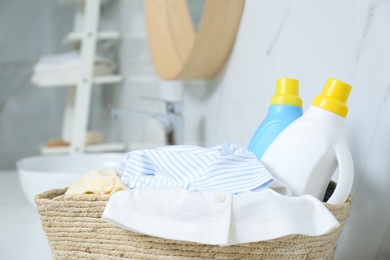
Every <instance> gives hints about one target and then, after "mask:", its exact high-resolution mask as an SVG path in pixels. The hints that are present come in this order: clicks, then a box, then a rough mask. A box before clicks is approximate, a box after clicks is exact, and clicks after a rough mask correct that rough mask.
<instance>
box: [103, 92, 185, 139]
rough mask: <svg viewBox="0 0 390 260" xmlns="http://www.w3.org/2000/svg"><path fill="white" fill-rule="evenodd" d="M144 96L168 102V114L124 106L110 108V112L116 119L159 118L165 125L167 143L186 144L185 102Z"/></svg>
mask: <svg viewBox="0 0 390 260" xmlns="http://www.w3.org/2000/svg"><path fill="white" fill-rule="evenodd" d="M143 98H145V99H150V100H155V101H160V102H164V103H165V104H166V114H160V113H151V112H145V111H137V110H129V109H123V108H110V110H109V113H110V114H111V116H112V117H113V118H114V119H122V118H124V117H136V118H154V119H157V120H158V121H159V122H160V123H161V124H162V125H163V128H164V134H165V144H166V145H180V144H184V119H183V115H182V112H183V102H181V101H168V100H164V99H159V98H150V97H143Z"/></svg>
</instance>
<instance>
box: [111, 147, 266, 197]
mask: <svg viewBox="0 0 390 260" xmlns="http://www.w3.org/2000/svg"><path fill="white" fill-rule="evenodd" d="M118 172H119V174H121V175H122V177H121V180H122V182H123V183H124V184H125V185H127V186H128V187H129V188H138V187H179V188H185V189H188V190H194V191H206V190H213V191H217V190H219V191H227V192H232V193H239V192H243V191H259V190H262V189H264V188H265V187H267V186H268V185H269V184H271V182H272V180H273V178H272V176H271V174H270V173H269V171H268V170H267V169H266V168H265V167H264V165H263V164H262V163H261V162H260V161H259V160H258V159H257V158H256V155H255V154H254V153H252V152H251V151H249V150H247V149H245V148H243V147H240V146H239V145H236V144H232V143H230V142H224V143H223V144H221V145H219V146H215V147H211V148H203V147H199V146H189V145H174V146H164V147H159V148H155V149H143V150H137V151H133V152H130V153H127V154H126V155H125V156H124V158H123V160H122V162H121V164H120V165H119V167H118Z"/></svg>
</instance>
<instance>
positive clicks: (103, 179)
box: [65, 169, 129, 194]
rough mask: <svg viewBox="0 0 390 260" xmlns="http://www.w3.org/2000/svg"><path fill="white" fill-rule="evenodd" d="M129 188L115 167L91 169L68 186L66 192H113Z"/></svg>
mask: <svg viewBox="0 0 390 260" xmlns="http://www.w3.org/2000/svg"><path fill="white" fill-rule="evenodd" d="M128 189H129V188H128V187H127V186H125V185H123V184H122V182H121V180H120V178H119V177H118V175H117V173H116V171H115V170H114V169H107V170H99V171H89V172H87V173H86V174H85V175H84V176H83V177H81V178H80V179H79V180H78V181H77V182H76V183H74V184H73V185H72V186H70V187H69V188H68V190H67V191H66V193H65V194H112V193H114V192H116V191H120V190H128Z"/></svg>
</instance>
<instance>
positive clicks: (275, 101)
mask: <svg viewBox="0 0 390 260" xmlns="http://www.w3.org/2000/svg"><path fill="white" fill-rule="evenodd" d="M298 93H299V82H298V80H296V79H290V78H280V79H278V80H277V81H276V93H275V95H274V96H273V97H272V98H271V105H292V106H298V107H302V99H301V98H300V97H299V96H298Z"/></svg>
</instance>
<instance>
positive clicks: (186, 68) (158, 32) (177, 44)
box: [145, 0, 244, 80]
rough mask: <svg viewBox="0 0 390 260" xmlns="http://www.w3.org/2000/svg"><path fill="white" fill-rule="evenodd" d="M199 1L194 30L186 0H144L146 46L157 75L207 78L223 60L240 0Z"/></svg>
mask: <svg viewBox="0 0 390 260" xmlns="http://www.w3.org/2000/svg"><path fill="white" fill-rule="evenodd" d="M202 4H203V12H202V15H201V18H200V22H199V25H198V29H197V30H195V28H196V26H195V28H194V23H193V20H194V21H196V17H195V16H191V14H190V11H189V5H188V4H187V1H186V0H146V1H145V12H146V28H147V34H148V42H149V50H150V54H151V57H152V62H153V66H154V68H155V70H156V71H157V74H158V75H159V76H160V77H161V78H163V79H165V80H183V79H210V78H212V77H213V76H214V75H215V74H217V73H218V72H219V70H220V69H221V68H222V66H223V65H224V64H225V62H226V60H227V58H228V56H229V54H230V52H231V49H232V47H233V43H234V40H235V38H236V34H237V30H238V27H239V24H240V19H241V14H242V10H243V7H244V0H205V1H204V3H202ZM197 5H199V3H198V4H197ZM190 6H191V4H190Z"/></svg>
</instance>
